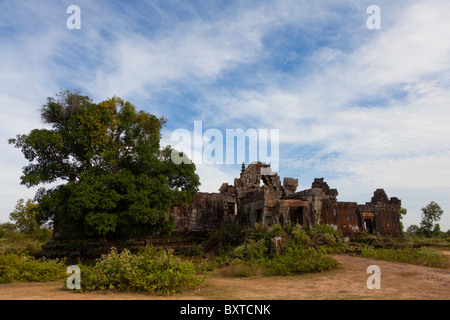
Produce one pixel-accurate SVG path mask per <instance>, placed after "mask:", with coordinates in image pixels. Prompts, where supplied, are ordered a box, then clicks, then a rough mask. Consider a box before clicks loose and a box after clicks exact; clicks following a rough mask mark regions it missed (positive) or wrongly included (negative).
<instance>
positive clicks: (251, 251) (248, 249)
mask: <svg viewBox="0 0 450 320" xmlns="http://www.w3.org/2000/svg"><path fill="white" fill-rule="evenodd" d="M267 255H268V248H267V246H266V241H265V240H264V239H260V240H258V241H255V240H253V239H248V240H247V241H246V242H244V243H243V244H241V245H240V246H238V247H236V248H235V249H234V250H233V251H232V257H233V258H236V259H241V260H245V261H249V260H261V259H264V258H266V257H267Z"/></svg>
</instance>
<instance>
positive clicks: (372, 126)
mask: <svg viewBox="0 0 450 320" xmlns="http://www.w3.org/2000/svg"><path fill="white" fill-rule="evenodd" d="M373 4H375V5H378V6H379V7H380V8H381V29H380V30H369V29H368V28H367V27H366V20H367V19H368V17H369V16H370V15H369V14H368V13H367V12H366V10H367V7H368V6H369V5H373ZM70 5H78V6H79V7H80V9H81V29H79V30H76V29H74V30H69V29H68V28H67V27H66V21H67V19H68V18H69V16H70V14H67V13H66V9H67V7H68V6H70ZM449 14H450V2H449V1H447V0H430V1H417V0H408V1H406V0H404V1H395V2H394V1H361V0H348V1H346V0H342V1H300V0H291V1H289V0H288V1H280V0H277V1H211V0H208V1H206V0H205V1H74V0H71V1H48V0H47V1H45V0H44V1H31V0H28V1H23V0H14V1H13V0H10V1H8V0H6V1H5V0H3V1H0V106H1V107H0V108H1V109H0V110H1V111H0V116H1V119H2V126H1V128H0V151H1V152H0V171H1V172H0V173H1V177H2V179H1V182H0V221H1V222H5V221H7V220H8V215H9V213H10V212H11V211H12V210H13V208H14V206H15V204H16V202H17V200H18V199H20V198H25V199H28V198H33V196H34V193H35V192H36V189H27V188H26V187H25V186H21V185H20V175H21V169H22V167H23V166H25V165H26V164H27V163H26V161H25V159H24V158H23V156H22V154H21V153H20V151H19V150H18V149H15V148H13V146H12V145H8V143H7V140H8V138H11V137H14V136H15V135H16V134H22V133H28V132H29V131H30V130H31V129H33V128H37V127H42V123H41V121H40V118H39V108H40V106H41V105H42V104H44V103H45V101H46V97H48V96H53V95H54V94H55V93H56V92H58V91H59V90H60V89H69V88H72V89H81V90H82V91H83V92H84V93H85V94H87V95H89V96H90V97H92V98H93V99H94V100H95V101H98V102H100V101H102V100H105V99H107V98H109V97H112V96H113V95H117V96H120V97H122V98H124V99H126V100H128V101H130V102H132V103H133V104H134V105H135V106H136V107H137V108H138V109H143V110H145V111H148V112H150V113H153V114H156V115H164V116H165V117H166V118H167V119H168V123H167V126H166V127H165V129H164V132H163V141H162V142H163V144H173V143H172V142H171V141H170V137H171V133H172V132H173V131H174V130H176V129H186V130H188V131H189V132H193V127H194V121H202V124H203V130H207V129H210V128H213V129H218V130H220V131H222V132H223V133H224V135H225V130H226V129H239V128H241V129H243V130H247V129H255V130H258V129H278V130H279V141H280V144H279V153H280V159H279V170H278V173H279V175H280V176H281V178H284V177H294V178H298V179H299V183H300V185H299V190H301V189H306V188H309V187H310V186H311V183H312V181H313V179H314V178H315V177H324V178H325V180H326V181H327V182H328V184H329V185H330V187H332V188H337V189H338V191H339V196H338V200H341V201H356V202H359V203H364V202H366V201H370V199H371V197H372V195H373V191H374V190H375V189H377V188H384V189H385V191H386V192H387V194H388V196H389V197H394V196H396V197H398V198H400V199H401V200H402V204H403V207H405V208H407V210H408V214H407V216H406V218H405V225H406V226H409V225H410V224H419V223H420V209H421V208H422V207H424V206H426V205H427V204H428V203H429V202H430V201H435V202H437V203H438V204H440V205H441V207H442V208H443V209H444V215H443V217H442V220H441V223H440V224H441V229H442V230H445V231H446V230H448V229H450V166H449V164H450V126H449V123H450V109H449V108H450V90H449V89H450V20H449V19H448V16H449ZM197 168H198V174H199V175H200V179H201V183H202V186H201V190H202V191H209V192H216V191H217V190H218V188H219V187H220V185H221V184H222V182H228V183H233V179H234V177H237V176H239V172H240V164H232V165H225V164H223V165H205V164H202V165H198V166H197Z"/></svg>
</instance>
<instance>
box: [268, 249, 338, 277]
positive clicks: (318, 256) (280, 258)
mask: <svg viewBox="0 0 450 320" xmlns="http://www.w3.org/2000/svg"><path fill="white" fill-rule="evenodd" d="M337 266H338V262H337V261H336V260H334V259H332V258H330V257H327V256H325V255H324V254H322V253H321V252H318V251H316V250H315V249H309V248H308V249H307V248H302V247H298V246H296V247H288V248H286V250H285V253H284V254H282V255H276V256H274V258H273V259H271V260H268V261H267V262H266V267H267V269H268V272H267V275H282V276H286V275H292V274H300V273H308V272H319V271H324V270H331V269H334V268H336V267H337Z"/></svg>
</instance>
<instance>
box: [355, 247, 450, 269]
mask: <svg viewBox="0 0 450 320" xmlns="http://www.w3.org/2000/svg"><path fill="white" fill-rule="evenodd" d="M360 255H361V256H362V257H365V258H374V259H380V260H387V261H393V262H403V263H409V264H415V265H421V266H426V267H435V268H445V267H447V261H446V259H445V257H444V256H443V255H442V254H440V253H438V252H436V251H434V250H432V249H430V248H404V249H393V248H388V249H386V248H377V249H374V248H369V247H364V248H362V250H361V254H360Z"/></svg>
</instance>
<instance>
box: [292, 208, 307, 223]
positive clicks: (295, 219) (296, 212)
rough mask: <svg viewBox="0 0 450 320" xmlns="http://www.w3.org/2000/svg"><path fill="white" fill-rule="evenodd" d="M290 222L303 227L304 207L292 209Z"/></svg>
mask: <svg viewBox="0 0 450 320" xmlns="http://www.w3.org/2000/svg"><path fill="white" fill-rule="evenodd" d="M289 220H290V221H291V223H292V224H299V225H301V226H302V225H303V223H304V221H303V207H290V208H289Z"/></svg>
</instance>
